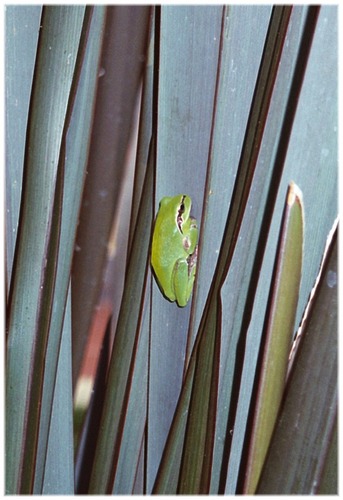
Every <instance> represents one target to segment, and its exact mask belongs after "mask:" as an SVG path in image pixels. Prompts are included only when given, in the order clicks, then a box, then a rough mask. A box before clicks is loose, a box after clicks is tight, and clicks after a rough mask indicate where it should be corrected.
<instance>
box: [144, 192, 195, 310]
mask: <svg viewBox="0 0 343 500" xmlns="http://www.w3.org/2000/svg"><path fill="white" fill-rule="evenodd" d="M191 206H192V200H191V199H190V197H189V196H187V195H185V194H179V195H177V196H173V197H168V196H166V197H165V198H162V200H161V201H160V206H159V211H158V213H157V217H156V221H155V228H154V233H153V237H152V248H151V264H152V267H153V270H154V273H155V277H156V280H157V283H158V285H159V287H160V289H161V291H162V293H163V294H164V295H165V297H167V298H168V299H169V300H170V301H171V302H174V301H175V300H176V302H177V304H178V305H179V306H180V307H184V306H185V305H186V304H187V302H188V300H189V298H190V296H191V293H192V289H193V284H194V278H195V270H196V262H197V254H198V246H197V243H198V227H197V221H196V220H195V219H194V218H193V217H191V216H190V211H191Z"/></svg>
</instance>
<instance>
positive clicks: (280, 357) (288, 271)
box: [244, 183, 304, 494]
mask: <svg viewBox="0 0 343 500" xmlns="http://www.w3.org/2000/svg"><path fill="white" fill-rule="evenodd" d="M303 233H304V218H303V208H302V194H301V192H300V190H299V189H298V188H297V186H296V185H295V184H294V183H291V185H290V187H289V190H288V193H287V200H286V207H285V211H284V217H283V222H282V228H281V232H280V241H279V247H278V251H277V256H276V267H275V270H274V276H273V280H272V288H271V295H270V309H269V315H268V319H267V328H266V341H265V346H264V352H263V359H262V367H261V374H260V378H259V387H258V394H257V401H256V405H255V408H254V414H255V418H254V423H253V430H252V437H251V441H250V448H249V458H248V464H247V469H246V478H245V485H244V493H245V494H254V493H255V490H256V486H257V483H258V479H259V477H260V473H261V470H262V466H263V463H264V460H265V457H266V453H267V450H268V446H269V443H270V439H271V435H272V432H273V430H274V426H275V422H276V417H277V414H278V411H279V407H280V402H281V399H282V395H283V391H284V386H285V380H286V374H287V366H288V358H289V353H290V347H291V342H292V338H293V333H294V321H295V315H296V310H297V304H298V296H299V287H300V281H301V270H302V259H303Z"/></svg>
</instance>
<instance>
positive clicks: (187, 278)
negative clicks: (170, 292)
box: [173, 247, 197, 307]
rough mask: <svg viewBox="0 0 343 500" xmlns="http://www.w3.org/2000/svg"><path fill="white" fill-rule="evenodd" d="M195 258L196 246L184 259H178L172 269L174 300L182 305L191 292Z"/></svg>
mask: <svg viewBox="0 0 343 500" xmlns="http://www.w3.org/2000/svg"><path fill="white" fill-rule="evenodd" d="M196 260H197V247H196V248H195V251H194V252H193V254H192V255H189V256H188V257H187V258H186V259H178V260H177V261H176V263H175V267H174V271H173V286H174V293H175V297H176V302H177V303H178V305H179V306H180V307H184V306H185V305H186V304H187V302H188V301H189V298H190V296H191V294H192V289H193V284H194V279H195V271H196Z"/></svg>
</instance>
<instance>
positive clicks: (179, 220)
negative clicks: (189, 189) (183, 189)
mask: <svg viewBox="0 0 343 500" xmlns="http://www.w3.org/2000/svg"><path fill="white" fill-rule="evenodd" d="M184 199H185V196H183V197H182V200H181V203H180V206H179V210H178V211H177V218H176V222H177V225H178V228H179V231H180V233H183V231H182V224H183V218H182V216H183V214H184V213H185V204H184Z"/></svg>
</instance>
